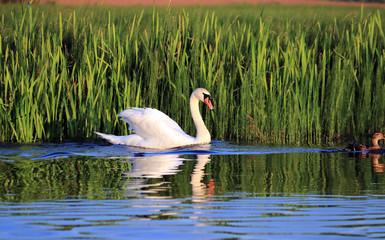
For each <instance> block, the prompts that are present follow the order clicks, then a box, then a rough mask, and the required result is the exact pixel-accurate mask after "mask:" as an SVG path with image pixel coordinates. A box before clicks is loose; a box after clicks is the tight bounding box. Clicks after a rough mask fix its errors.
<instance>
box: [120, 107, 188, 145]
mask: <svg viewBox="0 0 385 240" xmlns="http://www.w3.org/2000/svg"><path fill="white" fill-rule="evenodd" d="M118 116H119V117H121V120H123V121H125V122H127V123H128V124H130V129H132V130H134V132H135V133H136V134H137V135H139V136H141V137H142V138H143V139H146V140H148V141H155V140H156V141H186V139H187V140H188V141H190V140H194V139H195V138H193V137H191V136H189V135H187V134H186V133H185V132H184V131H183V130H182V129H181V127H180V126H179V125H178V124H177V123H176V122H175V121H174V120H172V119H171V118H170V117H169V116H167V115H166V114H164V113H163V112H161V111H159V110H157V109H153V108H130V109H127V110H124V111H123V112H121V113H119V115H118Z"/></svg>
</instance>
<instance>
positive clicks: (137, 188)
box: [124, 146, 214, 202]
mask: <svg viewBox="0 0 385 240" xmlns="http://www.w3.org/2000/svg"><path fill="white" fill-rule="evenodd" d="M196 150H209V147H208V146H204V147H203V148H202V146H199V149H196ZM192 151H194V148H193V149H192ZM194 158H195V157H194V155H189V157H187V158H183V157H182V156H181V155H178V154H162V153H160V154H155V155H149V156H137V157H132V158H130V160H129V162H131V163H132V169H131V171H130V172H128V173H125V174H126V175H127V176H128V177H129V179H130V180H129V181H127V182H125V186H124V188H125V189H126V190H128V191H129V192H128V193H127V194H128V196H131V197H132V196H133V195H134V196H138V195H142V196H143V195H146V197H149V195H148V194H150V193H151V194H152V196H153V197H161V198H171V197H166V196H164V194H160V193H161V192H162V191H166V190H168V189H169V188H170V186H169V185H170V183H169V182H167V181H165V176H169V175H175V174H177V173H178V172H180V171H182V168H181V166H182V165H183V164H184V163H185V162H186V161H191V160H195V159H194ZM196 158H197V160H196V163H195V165H194V170H193V171H192V173H191V175H190V177H191V179H190V184H191V188H192V197H193V201H198V202H199V201H200V200H201V199H205V198H207V197H208V196H213V195H214V191H213V190H214V181H213V180H211V181H210V183H209V184H207V185H206V184H205V183H203V178H204V176H205V167H206V165H207V164H208V163H209V162H210V154H197V155H196ZM151 179H157V180H151ZM134 192H135V194H133V193H134ZM154 195H155V196H154Z"/></svg>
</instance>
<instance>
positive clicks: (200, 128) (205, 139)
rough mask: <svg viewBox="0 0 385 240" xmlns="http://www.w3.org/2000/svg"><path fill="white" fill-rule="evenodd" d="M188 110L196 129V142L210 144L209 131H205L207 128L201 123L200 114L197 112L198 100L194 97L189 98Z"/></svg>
mask: <svg viewBox="0 0 385 240" xmlns="http://www.w3.org/2000/svg"><path fill="white" fill-rule="evenodd" d="M190 110H191V116H192V119H193V120H194V123H195V126H196V128H197V137H196V142H197V143H210V141H211V136H210V132H209V130H207V127H206V125H205V123H204V122H203V119H202V116H201V113H200V112H199V100H198V98H197V97H195V96H194V95H192V96H191V97H190Z"/></svg>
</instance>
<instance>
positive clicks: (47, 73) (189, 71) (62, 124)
mask: <svg viewBox="0 0 385 240" xmlns="http://www.w3.org/2000/svg"><path fill="white" fill-rule="evenodd" d="M0 9H1V19H0V141H1V142H8V141H18V142H33V141H39V140H62V139H73V138H90V137H94V135H93V131H102V132H107V133H115V134H119V135H122V134H127V133H128V127H127V125H126V124H125V123H123V122H121V121H119V120H118V118H117V114H118V113H119V112H120V111H122V110H124V109H126V108H128V107H130V106H138V107H154V108H158V109H160V110H162V111H163V112H165V113H166V114H168V115H169V116H170V117H172V118H173V119H174V120H176V122H178V123H179V124H180V125H181V127H182V128H183V129H185V130H186V132H187V133H189V134H192V135H194V134H195V128H194V125H193V122H192V120H191V118H190V113H189V108H188V107H187V105H188V100H189V95H190V93H191V91H192V90H193V89H194V88H196V87H205V88H207V89H208V90H209V91H210V92H211V94H212V95H213V97H214V103H215V107H216V109H215V110H214V111H213V112H211V111H205V110H203V113H204V117H205V122H206V124H207V125H208V128H209V129H210V131H211V132H212V135H213V137H214V138H217V139H225V140H235V141H258V142H272V143H281V144H304V143H306V144H332V143H333V140H335V139H336V138H340V137H342V136H360V135H361V136H362V135H364V136H366V135H367V134H370V133H372V132H374V131H383V132H384V130H385V123H384V121H385V98H384V96H383V94H384V93H385V74H384V71H385V64H384V61H385V36H384V30H383V25H384V16H383V15H384V10H382V9H380V10H371V9H359V8H357V9H356V8H348V9H339V10H336V9H333V8H329V7H323V8H322V11H321V14H322V17H319V16H318V15H317V13H318V14H319V10H320V9H314V8H310V7H303V6H297V7H295V6H293V7H284V6H279V5H261V6H249V5H239V6H228V7H218V8H202V7H190V8H184V9H183V8H124V9H118V8H108V9H105V8H99V7H91V8H60V7H45V6H33V7H32V8H31V7H30V8H26V7H21V6H15V5H9V6H8V5H3V6H0ZM316 10H317V11H316ZM300 14H301V15H300ZM331 15H332V16H334V17H331Z"/></svg>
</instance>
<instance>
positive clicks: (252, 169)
mask: <svg viewBox="0 0 385 240" xmlns="http://www.w3.org/2000/svg"><path fill="white" fill-rule="evenodd" d="M205 157H206V158H207V159H208V161H207V162H205V164H204V166H202V167H203V168H202V171H204V172H202V173H201V174H200V175H199V179H198V183H200V184H201V185H199V184H198V185H196V183H195V185H194V184H193V183H192V178H193V177H194V175H196V174H197V172H196V166H197V164H198V162H199V161H196V159H197V158H199V156H198V157H197V156H187V157H185V158H187V159H190V160H185V159H182V160H183V161H182V162H181V163H182V164H180V165H179V166H177V170H178V171H176V172H175V173H174V174H173V175H166V176H163V177H162V178H149V179H146V178H143V177H142V178H139V180H140V181H141V182H140V184H139V185H137V182H136V181H137V180H138V179H134V178H132V177H130V174H127V173H129V172H130V170H131V169H132V167H133V165H132V164H131V162H130V161H127V159H124V161H122V160H119V159H102V158H94V157H85V156H71V157H68V158H56V159H51V160H43V161H31V160H17V161H15V162H7V161H3V162H0V201H2V202H28V201H34V200H41V199H47V200H50V199H68V198H86V199H123V198H127V197H128V198H129V197H138V194H137V192H135V191H138V190H143V189H144V188H145V189H146V190H153V191H147V192H141V194H142V195H141V196H143V195H146V196H167V197H168V196H169V197H173V198H185V197H187V198H188V197H191V196H194V195H196V193H197V187H198V190H199V188H202V189H201V190H203V191H204V192H205V194H204V195H205V196H206V197H207V196H209V197H213V196H219V195H226V194H229V193H237V192H238V193H246V194H255V195H258V196H271V195H291V194H305V195H310V194H321V195H364V194H383V193H384V192H385V180H384V177H383V173H380V172H381V169H380V170H379V169H377V168H374V167H373V166H372V165H373V163H372V162H373V158H352V157H348V155H347V154H341V153H330V154H329V153H285V154H265V155H263V154H261V155H212V156H205ZM382 158H383V157H382ZM191 159H192V161H191ZM143 160H148V161H150V160H149V159H145V158H144V159H143ZM378 161H379V162H382V161H383V160H382V159H381V158H380V159H378ZM149 164H151V162H149ZM193 185H194V186H193ZM135 188H136V189H135ZM194 188H195V190H194ZM130 189H134V190H130ZM198 192H199V191H198Z"/></svg>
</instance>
